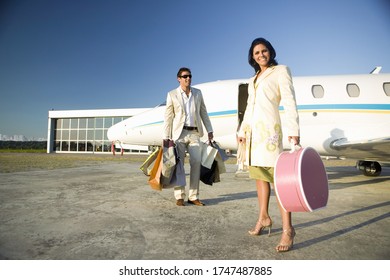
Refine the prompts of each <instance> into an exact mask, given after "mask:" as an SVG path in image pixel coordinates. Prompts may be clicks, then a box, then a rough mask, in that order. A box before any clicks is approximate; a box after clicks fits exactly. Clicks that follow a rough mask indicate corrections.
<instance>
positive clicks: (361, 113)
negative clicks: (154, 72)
mask: <svg viewBox="0 0 390 280" xmlns="http://www.w3.org/2000/svg"><path fill="white" fill-rule="evenodd" d="M293 83H294V88H295V95H296V100H297V106H298V112H299V122H300V136H301V145H302V146H303V147H309V146H310V147H312V148H314V149H315V150H317V152H318V153H320V154H321V155H323V156H336V157H345V158H351V159H357V160H365V161H377V162H389V161H390V74H367V75H342V76H313V77H295V78H293ZM247 86H248V80H247V79H237V80H225V81H215V82H209V83H203V84H198V85H194V87H196V88H198V89H200V90H201V91H202V94H203V98H204V101H205V104H206V107H207V111H208V113H209V116H210V120H211V122H212V125H213V129H214V139H215V140H216V141H217V142H219V143H220V145H221V146H222V147H223V148H225V149H230V150H236V149H237V141H236V131H237V127H238V125H239V123H240V121H241V120H242V116H243V113H244V111H245V107H246V98H247ZM313 87H314V92H315V93H313ZM347 90H348V91H349V94H348V91H347ZM314 95H317V97H314ZM350 95H352V97H351V96H350ZM282 106H283V104H281V107H280V112H281V117H282V125H283V118H284V112H283V107H282ZM164 112H165V106H164V105H161V106H158V107H156V108H153V109H150V110H148V111H146V112H143V113H141V114H138V115H135V116H133V117H131V118H128V119H126V120H124V121H122V122H120V123H117V124H115V125H114V126H112V127H111V128H110V129H109V130H108V133H107V136H108V138H109V140H111V141H114V142H116V143H118V144H119V145H121V144H122V145H125V144H132V145H161V144H162V137H163V130H162V126H163V122H164ZM287 136H288V135H284V137H283V138H284V145H285V147H287V148H288V147H289V145H288V143H287Z"/></svg>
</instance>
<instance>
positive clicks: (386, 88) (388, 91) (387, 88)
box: [383, 83, 390, 96]
mask: <svg viewBox="0 0 390 280" xmlns="http://www.w3.org/2000/svg"><path fill="white" fill-rule="evenodd" d="M383 90H384V91H385V93H386V95H387V96H390V83H383Z"/></svg>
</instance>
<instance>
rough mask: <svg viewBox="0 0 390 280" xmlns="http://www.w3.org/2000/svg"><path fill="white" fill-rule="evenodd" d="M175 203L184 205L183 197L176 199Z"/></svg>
mask: <svg viewBox="0 0 390 280" xmlns="http://www.w3.org/2000/svg"><path fill="white" fill-rule="evenodd" d="M176 205H177V206H185V205H184V199H178V200H176Z"/></svg>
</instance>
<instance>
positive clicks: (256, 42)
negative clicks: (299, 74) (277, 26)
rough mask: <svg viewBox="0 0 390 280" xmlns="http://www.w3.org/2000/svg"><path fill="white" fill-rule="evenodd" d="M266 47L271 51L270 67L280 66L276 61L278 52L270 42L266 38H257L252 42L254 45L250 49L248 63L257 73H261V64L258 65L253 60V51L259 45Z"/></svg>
mask: <svg viewBox="0 0 390 280" xmlns="http://www.w3.org/2000/svg"><path fill="white" fill-rule="evenodd" d="M260 44H261V45H264V46H266V48H267V49H268V50H269V52H270V54H271V57H270V61H269V64H268V65H269V66H275V65H278V62H277V61H276V60H275V57H276V51H275V49H274V47H273V46H272V45H271V43H270V42H268V41H267V40H266V39H264V38H256V39H254V40H253V42H252V45H251V47H250V49H249V53H248V62H249V65H250V66H252V67H253V68H254V69H255V72H257V71H259V70H260V66H259V64H257V62H256V61H255V60H254V59H253V49H254V48H255V47H256V46H257V45H260Z"/></svg>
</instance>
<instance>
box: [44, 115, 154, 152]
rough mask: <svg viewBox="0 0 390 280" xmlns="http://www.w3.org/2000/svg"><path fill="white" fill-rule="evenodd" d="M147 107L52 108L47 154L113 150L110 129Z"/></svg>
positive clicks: (139, 148) (49, 117)
mask: <svg viewBox="0 0 390 280" xmlns="http://www.w3.org/2000/svg"><path fill="white" fill-rule="evenodd" d="M147 109H148V108H136V109H101V110H64V111H49V116H48V130H47V153H111V152H113V150H112V149H113V147H112V143H111V142H110V141H109V140H108V138H107V130H108V128H110V127H111V126H112V125H114V124H116V123H118V122H120V121H122V120H124V119H127V118H129V117H132V116H134V115H136V114H139V113H141V112H143V111H145V110H147ZM134 148H135V149H137V150H144V149H146V150H147V147H140V146H137V147H134Z"/></svg>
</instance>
